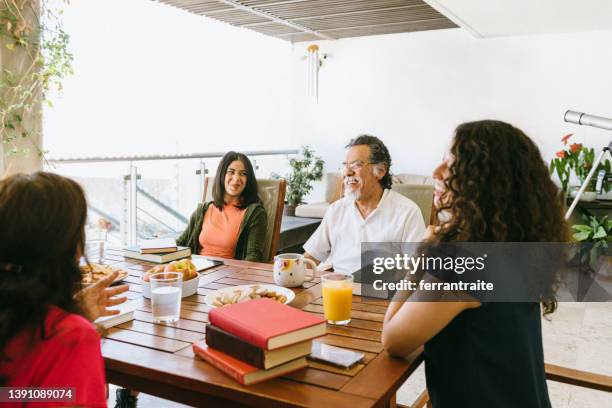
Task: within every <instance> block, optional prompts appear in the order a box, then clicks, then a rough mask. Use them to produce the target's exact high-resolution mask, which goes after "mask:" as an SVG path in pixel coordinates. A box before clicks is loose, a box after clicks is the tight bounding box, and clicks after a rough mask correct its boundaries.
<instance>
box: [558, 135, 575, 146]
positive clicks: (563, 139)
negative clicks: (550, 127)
mask: <svg viewBox="0 0 612 408" xmlns="http://www.w3.org/2000/svg"><path fill="white" fill-rule="evenodd" d="M573 135H574V134H573V133H568V134H567V135H565V136H563V137H562V138H561V141H562V142H563V145H564V146H567V139H569V138H570V137H572V136H573Z"/></svg>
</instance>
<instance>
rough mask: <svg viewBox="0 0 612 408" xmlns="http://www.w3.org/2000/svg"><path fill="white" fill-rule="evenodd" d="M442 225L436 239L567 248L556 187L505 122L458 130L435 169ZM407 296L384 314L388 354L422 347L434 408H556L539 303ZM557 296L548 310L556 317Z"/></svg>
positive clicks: (533, 150)
mask: <svg viewBox="0 0 612 408" xmlns="http://www.w3.org/2000/svg"><path fill="white" fill-rule="evenodd" d="M433 176H434V180H435V198H434V204H435V206H436V207H437V209H438V218H439V220H440V222H441V225H440V226H439V227H437V228H436V229H434V230H432V231H430V234H429V236H428V238H427V239H426V241H430V242H433V243H435V242H459V241H461V242H566V241H567V239H568V229H567V225H566V223H565V221H564V219H563V209H562V207H561V200H560V199H559V193H558V189H557V187H556V186H555V185H554V184H553V182H552V181H551V179H550V176H549V172H548V170H547V168H546V165H545V163H544V160H543V159H542V156H541V155H540V152H539V150H538V148H537V146H536V145H535V144H534V143H533V141H531V139H529V138H528V137H527V136H526V135H525V134H524V133H523V132H522V131H520V130H519V129H517V128H515V127H513V126H511V125H509V124H507V123H503V122H498V121H480V122H471V123H465V124H462V125H460V126H459V127H458V128H457V130H456V132H455V137H454V139H453V142H452V145H451V148H450V151H449V152H448V153H447V154H446V156H445V158H444V160H443V162H442V163H441V164H440V165H439V166H438V167H437V168H436V170H435V171H434V174H433ZM419 295H423V293H419V292H414V293H401V294H400V295H399V297H398V298H396V299H394V300H396V301H394V302H392V303H391V304H390V306H389V308H388V310H387V314H386V316H385V321H384V327H383V333H382V340H383V344H384V346H385V348H386V349H387V351H388V352H389V353H390V354H392V355H395V356H407V355H409V354H410V353H412V352H413V351H414V350H416V349H417V348H418V347H419V346H421V345H424V346H425V349H424V350H425V351H424V353H425V354H424V355H425V373H426V380H427V389H428V392H429V396H430V398H431V402H432V404H433V407H434V408H446V407H459V408H461V407H470V408H472V407H522V408H529V407H534V408H536V407H537V408H539V407H547V408H548V407H550V401H549V397H548V390H547V387H546V380H545V374H544V356H543V348H542V332H541V317H540V313H541V309H540V305H539V304H538V303H481V302H480V301H479V300H477V299H474V298H466V297H464V298H462V299H458V300H457V301H454V302H452V301H446V302H419V301H418V296H419ZM555 307H556V303H555V301H554V299H549V300H547V301H544V302H543V303H542V310H543V312H544V314H547V313H552V312H553V311H554V309H555Z"/></svg>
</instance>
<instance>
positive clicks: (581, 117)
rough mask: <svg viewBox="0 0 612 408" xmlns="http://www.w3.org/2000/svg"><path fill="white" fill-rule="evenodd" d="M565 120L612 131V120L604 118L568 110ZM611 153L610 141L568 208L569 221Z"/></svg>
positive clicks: (566, 217)
mask: <svg viewBox="0 0 612 408" xmlns="http://www.w3.org/2000/svg"><path fill="white" fill-rule="evenodd" d="M563 120H564V121H566V122H568V123H576V124H578V125H584V126H593V127H596V128H599V129H605V130H612V119H608V118H604V117H601V116H593V115H588V114H586V113H580V112H575V111H571V110H568V111H566V112H565V115H564V117H563ZM610 151H612V141H610V143H609V144H608V145H607V146H604V147H603V149H602V150H601V153H599V155H598V156H597V159H595V162H594V163H593V166H592V167H591V171H589V174H587V176H586V179H585V180H584V183H582V186H580V190H578V193H577V194H576V197H574V201H572V205H570V208H568V210H567V212H566V213H565V219H566V220H569V218H570V217H571V216H572V213H573V212H574V209H575V208H576V206H577V205H578V201H580V197H581V196H582V194H583V193H584V191H585V190H586V188H587V186H588V185H589V182H590V181H591V179H592V178H593V175H594V174H595V171H596V170H597V167H598V166H599V163H601V161H602V160H603V157H604V155H605V154H606V152H610Z"/></svg>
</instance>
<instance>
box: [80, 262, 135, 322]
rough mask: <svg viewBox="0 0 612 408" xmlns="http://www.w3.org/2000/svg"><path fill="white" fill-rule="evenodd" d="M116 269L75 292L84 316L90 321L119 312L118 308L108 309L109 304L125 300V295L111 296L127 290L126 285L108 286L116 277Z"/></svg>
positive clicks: (116, 303) (113, 304)
mask: <svg viewBox="0 0 612 408" xmlns="http://www.w3.org/2000/svg"><path fill="white" fill-rule="evenodd" d="M117 276H118V273H117V271H115V272H113V273H112V274H110V275H109V276H107V277H106V278H104V279H100V280H99V281H98V282H96V283H94V284H93V285H90V286H88V287H86V288H84V289H82V290H81V291H80V292H79V293H77V295H76V298H77V300H78V301H79V303H80V305H81V309H82V310H83V313H84V314H85V317H86V318H87V319H89V320H90V321H92V322H93V321H94V320H96V319H97V318H98V317H102V316H112V315H116V314H119V310H110V309H108V308H109V307H111V306H116V305H120V304H121V303H123V302H125V301H126V300H127V297H113V296H117V295H119V294H121V293H123V292H127V290H128V289H129V286H128V285H121V286H115V287H113V288H110V287H109V286H110V285H111V284H112V283H113V281H114V280H115V279H116V278H117Z"/></svg>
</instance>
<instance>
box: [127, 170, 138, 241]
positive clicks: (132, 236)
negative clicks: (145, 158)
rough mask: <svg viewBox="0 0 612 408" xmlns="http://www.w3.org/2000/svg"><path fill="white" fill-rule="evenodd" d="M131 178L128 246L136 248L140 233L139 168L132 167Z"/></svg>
mask: <svg viewBox="0 0 612 408" xmlns="http://www.w3.org/2000/svg"><path fill="white" fill-rule="evenodd" d="M128 177H129V182H130V183H129V189H128V190H129V193H130V199H129V205H128V225H127V231H128V245H130V246H134V245H136V244H137V233H138V221H137V212H138V202H137V199H138V190H137V188H138V168H137V167H136V166H134V165H130V175H129V176H128Z"/></svg>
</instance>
